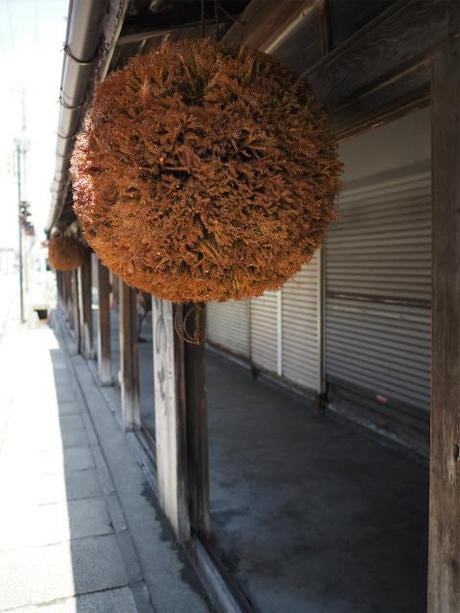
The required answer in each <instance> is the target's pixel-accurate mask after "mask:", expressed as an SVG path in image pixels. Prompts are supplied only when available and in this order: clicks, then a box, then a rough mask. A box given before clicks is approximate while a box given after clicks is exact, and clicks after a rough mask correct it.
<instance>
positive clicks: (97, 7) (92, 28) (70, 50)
mask: <svg viewBox="0 0 460 613" xmlns="http://www.w3.org/2000/svg"><path fill="white" fill-rule="evenodd" d="M106 5H107V1H106V0H70V3H69V13H68V18H67V32H66V41H65V46H64V61H63V66H62V76H61V87H60V96H59V120H58V129H57V143H56V167H55V174H54V179H53V183H52V187H51V192H52V194H53V195H52V199H51V210H50V215H49V219H48V224H47V227H46V232H47V233H48V234H49V233H50V232H51V230H52V227H53V226H54V224H55V222H56V220H57V218H58V215H59V213H60V212H61V208H62V204H63V200H64V198H65V192H66V188H67V182H68V174H69V163H70V156H71V154H72V151H73V146H74V142H75V136H76V134H77V131H78V128H79V126H80V122H81V119H82V114H83V110H84V105H85V102H86V96H87V91H88V85H89V83H90V80H91V76H92V74H93V70H94V66H95V63H96V60H97V56H98V50H99V49H98V47H99V39H100V34H101V25H102V20H103V17H104V13H105V10H106Z"/></svg>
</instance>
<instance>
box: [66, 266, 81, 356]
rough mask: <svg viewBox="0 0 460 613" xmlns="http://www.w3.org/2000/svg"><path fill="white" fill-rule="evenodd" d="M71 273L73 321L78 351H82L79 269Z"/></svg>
mask: <svg viewBox="0 0 460 613" xmlns="http://www.w3.org/2000/svg"><path fill="white" fill-rule="evenodd" d="M69 274H70V275H71V287H72V297H71V310H72V323H73V331H74V334H75V344H76V346H77V352H78V353H80V351H81V328H80V298H79V290H78V270H72V271H71V272H70V273H69Z"/></svg>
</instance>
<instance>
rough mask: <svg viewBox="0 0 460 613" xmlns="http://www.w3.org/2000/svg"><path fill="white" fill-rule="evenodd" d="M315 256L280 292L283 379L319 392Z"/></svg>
mask: <svg viewBox="0 0 460 613" xmlns="http://www.w3.org/2000/svg"><path fill="white" fill-rule="evenodd" d="M319 261H320V260H319V253H318V252H317V253H316V254H315V256H314V258H313V259H312V261H311V262H310V263H309V264H306V265H305V266H304V267H303V268H302V270H301V271H300V272H299V273H297V274H296V275H295V276H294V277H293V278H292V279H290V280H289V281H288V282H287V283H286V284H285V285H284V287H283V290H282V362H283V364H282V365H283V375H284V376H285V377H286V378H288V379H290V380H291V381H293V382H294V383H297V384H298V385H301V386H303V387H307V388H309V389H312V390H315V391H319V390H320V384H321V382H320V373H321V368H320V366H321V359H320V326H319V324H320V320H319Z"/></svg>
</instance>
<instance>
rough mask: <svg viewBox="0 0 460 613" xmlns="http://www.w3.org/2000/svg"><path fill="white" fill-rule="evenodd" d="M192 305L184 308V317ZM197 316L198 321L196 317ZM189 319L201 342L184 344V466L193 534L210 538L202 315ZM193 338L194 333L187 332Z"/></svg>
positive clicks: (197, 314)
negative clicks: (185, 456) (185, 435)
mask: <svg viewBox="0 0 460 613" xmlns="http://www.w3.org/2000/svg"><path fill="white" fill-rule="evenodd" d="M190 309H196V306H195V305H191V304H187V305H184V306H183V312H184V315H185V316H186V315H187V312H188V311H189V310H190ZM196 316H197V317H196ZM196 316H195V314H194V316H191V317H188V321H189V322H190V324H191V325H192V326H196V325H198V327H199V330H201V333H200V334H199V335H200V336H202V337H203V342H202V343H201V344H200V345H193V344H191V343H184V370H185V398H186V403H185V404H186V410H187V465H188V470H189V475H188V479H189V492H190V493H189V498H190V521H191V525H192V529H193V532H195V533H197V534H199V535H200V536H208V535H209V459H208V403H207V396H206V354H205V346H204V330H205V325H206V322H205V311H204V309H199V310H198V311H196ZM188 332H189V333H190V334H191V336H194V333H195V329H194V330H190V329H189V330H188Z"/></svg>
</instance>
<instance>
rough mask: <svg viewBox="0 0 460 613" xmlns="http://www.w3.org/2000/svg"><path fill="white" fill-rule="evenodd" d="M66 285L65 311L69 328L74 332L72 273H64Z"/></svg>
mask: <svg viewBox="0 0 460 613" xmlns="http://www.w3.org/2000/svg"><path fill="white" fill-rule="evenodd" d="M62 274H63V275H64V285H65V310H66V315H67V318H68V320H69V326H70V328H71V329H72V330H73V329H74V322H73V306H72V275H73V273H72V272H63V273H62Z"/></svg>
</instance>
